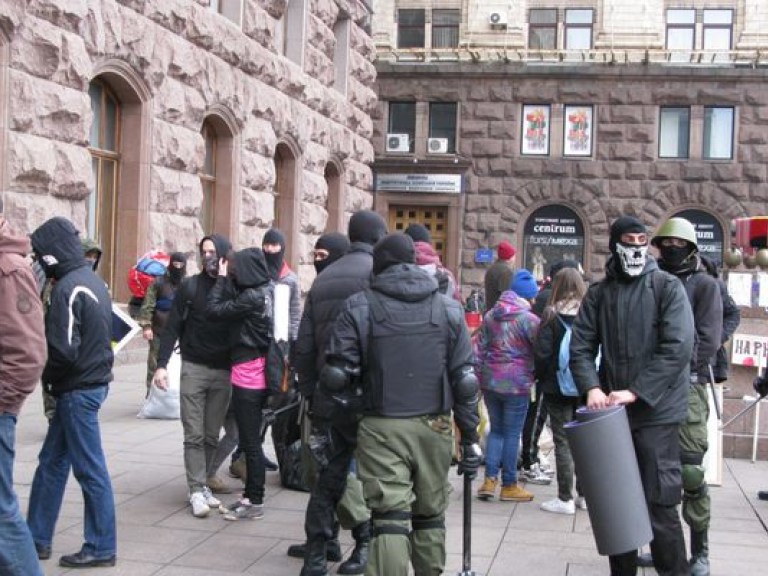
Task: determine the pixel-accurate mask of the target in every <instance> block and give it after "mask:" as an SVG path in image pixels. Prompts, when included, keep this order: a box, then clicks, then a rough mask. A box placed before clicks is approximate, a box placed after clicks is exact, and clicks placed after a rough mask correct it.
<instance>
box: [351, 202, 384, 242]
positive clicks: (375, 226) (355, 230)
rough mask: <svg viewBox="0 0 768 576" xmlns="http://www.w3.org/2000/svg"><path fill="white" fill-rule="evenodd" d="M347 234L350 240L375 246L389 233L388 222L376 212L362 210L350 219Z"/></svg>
mask: <svg viewBox="0 0 768 576" xmlns="http://www.w3.org/2000/svg"><path fill="white" fill-rule="evenodd" d="M347 235H348V236H349V241H350V242H364V243H365V244H370V245H371V246H373V245H374V244H376V242H378V241H379V240H381V239H382V238H383V237H384V236H386V235H387V223H386V222H384V218H382V217H381V215H379V214H378V213H376V212H373V211H371V210H360V211H359V212H355V213H354V214H352V218H350V219H349V227H348V229H347Z"/></svg>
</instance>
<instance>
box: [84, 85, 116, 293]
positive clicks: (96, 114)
mask: <svg viewBox="0 0 768 576" xmlns="http://www.w3.org/2000/svg"><path fill="white" fill-rule="evenodd" d="M88 93H89V95H90V97H91V110H92V111H93V124H91V135H90V152H91V168H92V170H93V190H91V194H90V195H89V197H88V206H87V215H86V233H87V236H88V237H89V238H92V239H94V240H96V242H98V243H99V244H100V245H101V248H102V250H103V251H104V252H103V255H102V258H101V263H100V265H99V272H100V273H101V275H102V277H103V278H104V279H105V280H106V281H107V284H109V285H110V286H113V285H114V280H115V244H116V242H115V235H116V231H115V228H116V216H117V187H118V178H119V175H120V128H121V126H120V120H121V110H120V102H118V100H117V97H116V96H115V95H114V94H113V93H112V91H111V90H110V89H109V87H108V86H107V85H106V84H105V83H103V82H101V81H99V80H94V81H93V82H91V84H90V87H89V88H88Z"/></svg>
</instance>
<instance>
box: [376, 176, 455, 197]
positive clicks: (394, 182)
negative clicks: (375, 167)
mask: <svg viewBox="0 0 768 576" xmlns="http://www.w3.org/2000/svg"><path fill="white" fill-rule="evenodd" d="M376 191H377V192H440V193H448V194H460V193H461V174H377V175H376Z"/></svg>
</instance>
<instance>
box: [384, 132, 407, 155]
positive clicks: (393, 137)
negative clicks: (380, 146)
mask: <svg viewBox="0 0 768 576" xmlns="http://www.w3.org/2000/svg"><path fill="white" fill-rule="evenodd" d="M410 139H411V138H410V136H409V135H408V134H387V152H409V151H410V146H409V145H408V143H409V141H410Z"/></svg>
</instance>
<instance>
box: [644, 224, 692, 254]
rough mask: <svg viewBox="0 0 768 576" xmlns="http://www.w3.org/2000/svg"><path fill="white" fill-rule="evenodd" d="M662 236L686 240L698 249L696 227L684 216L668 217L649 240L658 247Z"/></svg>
mask: <svg viewBox="0 0 768 576" xmlns="http://www.w3.org/2000/svg"><path fill="white" fill-rule="evenodd" d="M662 238H680V239H681V240H685V241H686V242H690V243H691V244H693V246H694V247H695V248H696V249H697V250H698V249H699V244H698V241H697V239H696V229H695V228H694V227H693V224H691V223H690V222H688V220H686V219H685V218H678V217H675V218H670V219H669V220H667V221H666V222H664V224H662V225H661V226H660V227H659V229H658V230H657V231H656V234H655V235H654V236H653V239H652V240H651V244H653V245H654V246H656V247H657V248H658V247H659V244H660V243H661V239H662Z"/></svg>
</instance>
